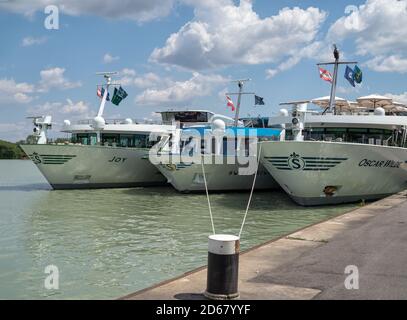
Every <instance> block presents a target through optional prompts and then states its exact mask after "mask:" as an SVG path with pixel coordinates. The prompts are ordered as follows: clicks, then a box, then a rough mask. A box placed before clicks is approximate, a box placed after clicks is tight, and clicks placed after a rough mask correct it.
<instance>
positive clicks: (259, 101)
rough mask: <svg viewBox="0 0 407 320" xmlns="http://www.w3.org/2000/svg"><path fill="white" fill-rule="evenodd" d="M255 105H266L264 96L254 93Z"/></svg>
mask: <svg viewBox="0 0 407 320" xmlns="http://www.w3.org/2000/svg"><path fill="white" fill-rule="evenodd" d="M254 105H255V106H261V105H264V98H263V97H259V96H256V95H254Z"/></svg>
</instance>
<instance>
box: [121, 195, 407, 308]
mask: <svg viewBox="0 0 407 320" xmlns="http://www.w3.org/2000/svg"><path fill="white" fill-rule="evenodd" d="M348 265H354V266H356V267H357V268H358V272H359V289H357V290H355V289H353V290H349V289H346V288H345V284H344V283H345V279H346V277H348V274H345V268H346V266H348ZM205 288H206V268H200V269H197V270H194V271H192V272H190V273H187V274H185V275H183V276H181V277H179V278H176V279H173V280H169V281H166V282H163V283H161V284H158V285H156V286H153V287H151V288H147V289H144V290H141V291H139V292H136V293H134V294H130V295H128V296H126V297H123V298H122V299H157V300H161V299H204V297H203V295H202V292H203V291H204V290H205ZM239 291H240V299H254V300H255V299H407V191H404V192H401V193H398V194H396V195H393V196H390V197H388V198H385V199H382V200H379V201H376V202H374V203H371V204H369V205H366V206H363V207H360V208H358V209H356V210H353V211H351V212H348V213H346V214H344V215H341V216H338V217H336V218H333V219H330V220H327V221H324V222H321V223H319V224H316V225H313V226H310V227H307V228H305V229H302V230H300V231H297V232H295V233H293V234H290V235H288V236H285V237H283V238H280V239H277V240H275V241H271V242H269V243H266V244H263V245H260V246H258V247H255V248H253V249H250V250H248V251H246V252H245V253H243V254H241V256H240V270H239Z"/></svg>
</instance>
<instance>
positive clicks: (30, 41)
mask: <svg viewBox="0 0 407 320" xmlns="http://www.w3.org/2000/svg"><path fill="white" fill-rule="evenodd" d="M46 41H47V37H40V38H34V37H25V38H24V39H23V40H22V41H21V45H22V46H23V47H29V46H33V45H39V44H43V43H45V42H46Z"/></svg>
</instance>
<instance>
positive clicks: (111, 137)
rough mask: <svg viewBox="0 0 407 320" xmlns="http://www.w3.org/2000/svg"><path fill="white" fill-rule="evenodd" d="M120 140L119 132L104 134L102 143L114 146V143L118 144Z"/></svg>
mask: <svg viewBox="0 0 407 320" xmlns="http://www.w3.org/2000/svg"><path fill="white" fill-rule="evenodd" d="M118 141H119V135H118V134H112V133H104V134H102V145H108V146H113V145H117V143H118Z"/></svg>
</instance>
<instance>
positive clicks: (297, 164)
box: [288, 152, 305, 170]
mask: <svg viewBox="0 0 407 320" xmlns="http://www.w3.org/2000/svg"><path fill="white" fill-rule="evenodd" d="M288 166H289V167H290V168H291V169H294V170H302V169H304V167H305V161H304V159H303V158H301V157H300V155H299V154H296V153H295V152H293V153H292V154H290V157H289V158H288Z"/></svg>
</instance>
